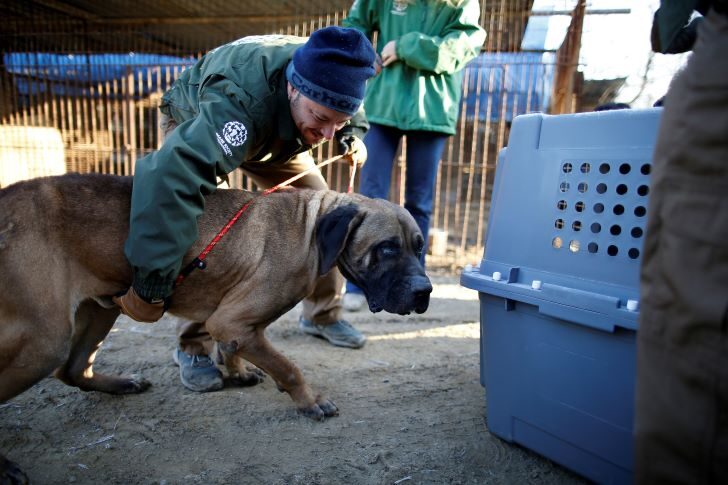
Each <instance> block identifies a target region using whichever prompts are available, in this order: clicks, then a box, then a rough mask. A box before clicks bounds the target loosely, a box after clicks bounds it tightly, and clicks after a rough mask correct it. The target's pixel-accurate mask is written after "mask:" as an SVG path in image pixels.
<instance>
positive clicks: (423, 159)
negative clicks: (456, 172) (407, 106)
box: [404, 131, 447, 265]
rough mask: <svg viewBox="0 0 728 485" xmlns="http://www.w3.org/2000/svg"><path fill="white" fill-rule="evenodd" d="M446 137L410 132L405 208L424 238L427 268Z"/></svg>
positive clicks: (408, 137)
mask: <svg viewBox="0 0 728 485" xmlns="http://www.w3.org/2000/svg"><path fill="white" fill-rule="evenodd" d="M446 141H447V135H445V134H443V133H435V132H432V131H408V132H407V177H406V180H405V192H404V208H405V209H407V211H408V212H409V213H410V214H412V217H414V219H415V222H417V226H419V228H420V231H422V237H424V238H425V247H424V248H423V250H422V256H421V257H420V261H421V262H422V264H423V265H424V264H425V254H426V253H427V236H428V234H429V232H430V217H431V216H432V200H433V196H434V192H435V179H436V177H437V168H438V167H439V166H440V157H442V152H443V150H444V149H445V142H446Z"/></svg>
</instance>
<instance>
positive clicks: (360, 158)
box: [337, 135, 367, 167]
mask: <svg viewBox="0 0 728 485" xmlns="http://www.w3.org/2000/svg"><path fill="white" fill-rule="evenodd" d="M337 142H338V144H339V155H344V158H347V159H348V160H349V163H350V164H351V165H354V164H356V166H357V167H361V166H362V165H364V162H366V161H367V147H366V146H365V145H364V142H363V141H362V140H361V138H359V137H358V136H355V135H344V136H342V137H340V138H339V139H338V140H337Z"/></svg>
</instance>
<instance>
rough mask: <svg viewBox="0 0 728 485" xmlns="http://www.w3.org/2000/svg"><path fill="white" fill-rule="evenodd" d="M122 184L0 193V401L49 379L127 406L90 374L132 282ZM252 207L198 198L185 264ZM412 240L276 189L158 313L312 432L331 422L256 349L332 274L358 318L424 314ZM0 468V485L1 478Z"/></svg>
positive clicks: (323, 196) (126, 381)
mask: <svg viewBox="0 0 728 485" xmlns="http://www.w3.org/2000/svg"><path fill="white" fill-rule="evenodd" d="M131 184H132V180H131V178H128V177H115V176H106V175H64V176H60V177H50V178H43V179H35V180H31V181H27V182H21V183H18V184H15V185H12V186H10V187H8V188H6V189H3V190H0V402H2V401H5V400H7V399H9V398H11V397H13V396H15V395H17V394H19V393H20V392H22V391H24V390H25V389H27V388H28V387H30V386H32V385H33V384H34V383H36V382H38V381H39V380H40V379H42V378H44V377H45V376H47V375H48V374H50V373H51V372H54V371H55V375H56V377H58V378H59V379H61V380H62V381H64V382H66V383H67V384H69V385H74V386H78V387H79V388H81V389H83V390H86V391H90V390H95V391H103V392H109V393H117V394H124V393H136V392H141V391H143V390H144V389H146V388H147V387H148V386H149V383H148V382H146V381H145V380H143V379H141V378H138V377H133V376H132V377H121V376H106V375H100V374H95V373H94V372H93V371H92V365H93V360H94V357H95V353H96V350H97V349H98V348H99V345H100V344H101V342H102V341H103V339H104V338H105V337H106V335H107V334H108V332H109V330H110V329H111V327H112V326H113V324H114V321H115V320H116V318H117V316H118V315H119V310H118V309H117V308H116V307H115V306H113V304H111V299H110V297H111V296H112V295H114V294H116V293H118V292H121V291H124V290H125V289H126V288H128V287H129V284H130V282H131V276H132V275H131V269H130V267H129V265H128V263H127V261H126V259H125V257H124V252H123V245H124V241H125V239H126V237H127V233H128V222H127V221H128V215H129V202H130V195H131ZM251 197H254V194H250V193H248V192H244V191H238V190H219V191H217V192H215V193H214V194H212V195H210V196H208V197H207V198H206V207H205V212H204V214H203V215H202V216H201V217H200V220H199V232H200V235H199V238H198V242H197V243H196V244H195V245H194V246H193V247H192V248H191V249H190V251H189V253H188V254H187V257H186V259H185V261H189V260H191V259H192V258H194V257H195V256H197V254H198V253H199V252H200V251H201V250H202V248H203V247H204V246H205V245H206V244H207V243H208V242H209V241H210V240H211V239H212V237H214V235H215V234H216V233H217V232H218V231H219V230H220V229H221V228H222V227H223V226H224V225H225V223H226V222H227V221H228V220H229V218H230V217H231V216H232V215H233V214H235V212H236V211H237V210H238V209H239V208H240V207H241V206H242V205H243V204H244V203H245V202H246V201H247V200H249V199H250V198H251ZM422 247H423V240H422V235H421V233H420V231H419V229H418V228H417V225H416V224H415V222H414V220H413V219H412V217H411V216H410V215H409V213H408V212H407V211H405V210H404V209H402V208H400V207H399V206H397V205H394V204H391V203H389V202H386V201H384V200H373V199H368V198H366V197H363V196H360V195H347V194H342V193H338V192H333V191H312V190H285V191H281V192H276V193H273V194H271V195H268V196H266V197H265V198H262V199H260V200H257V201H255V202H254V203H253V204H252V205H251V206H250V208H249V209H248V211H247V212H246V213H245V214H244V215H243V217H242V218H241V219H240V220H239V221H238V222H237V223H236V224H235V225H234V226H233V227H232V229H231V230H230V232H229V233H227V235H226V236H225V238H224V239H223V240H222V241H221V242H220V243H219V244H218V245H217V246H215V248H214V250H213V251H212V252H211V253H210V254H209V256H208V257H207V269H205V270H204V271H199V270H198V271H196V272H194V273H192V274H191V275H190V276H189V277H188V278H187V279H186V280H185V281H184V284H182V285H181V286H180V287H179V288H177V290H176V291H175V293H174V295H173V298H172V301H171V305H170V308H169V312H170V313H172V314H174V315H177V316H180V317H182V318H187V319H190V320H194V321H200V322H201V321H204V322H206V327H207V330H208V331H209V332H210V334H211V335H212V336H213V338H214V339H215V340H216V341H217V342H218V343H219V348H220V349H221V350H222V353H223V355H224V356H225V357H226V364H227V365H228V366H233V367H235V369H236V370H237V371H238V373H239V374H240V375H241V376H242V377H243V378H245V377H246V376H248V377H250V378H251V379H255V376H252V375H251V374H250V372H249V371H246V369H245V363H246V361H247V362H251V363H253V364H255V365H256V366H257V367H259V368H261V369H263V370H264V371H265V372H267V373H268V374H269V375H271V376H272V377H273V379H274V380H275V381H276V383H277V384H278V386H279V387H280V388H281V389H282V390H285V391H287V392H288V393H289V394H290V396H291V398H292V399H293V401H294V402H295V403H296V406H297V407H298V409H299V410H300V411H301V412H302V413H304V414H306V415H308V416H311V417H313V418H315V419H323V418H324V417H325V416H333V415H335V414H337V412H338V410H337V408H336V406H335V405H334V404H333V403H332V402H331V401H329V400H328V399H327V398H325V397H321V396H317V395H316V394H315V393H314V392H313V391H312V390H311V388H310V387H309V386H308V384H307V383H306V382H305V380H304V378H303V375H302V374H301V372H300V371H299V370H298V369H297V368H296V366H295V365H293V364H292V363H291V362H290V361H288V360H287V359H286V358H285V357H284V356H283V355H281V354H280V353H278V352H277V351H276V350H275V349H273V347H272V346H271V344H270V343H269V342H268V340H266V338H265V336H264V330H265V327H266V326H267V325H269V324H270V323H271V322H273V321H274V320H276V319H277V318H278V317H280V316H281V315H282V314H284V313H285V312H287V311H288V310H290V309H291V308H293V307H294V306H295V305H296V304H297V303H298V302H299V301H300V300H302V299H303V298H305V297H306V296H307V295H308V294H309V293H310V292H311V291H312V288H313V286H314V282H315V280H316V278H317V277H318V276H319V275H321V274H324V273H326V272H328V271H330V270H331V269H332V268H333V267H334V266H335V265H338V267H339V269H340V270H341V271H342V273H343V274H344V275H345V276H346V277H347V278H349V279H350V280H351V281H353V282H354V283H356V284H357V286H359V287H360V288H362V289H363V290H364V292H365V294H366V296H367V300H368V302H369V308H370V309H371V311H373V312H376V311H380V310H386V311H388V312H392V313H399V314H407V313H410V312H411V311H416V312H417V313H422V312H424V311H425V310H426V309H427V306H428V304H429V294H430V292H431V290H432V286H431V284H430V281H429V279H428V278H427V276H426V275H425V272H424V269H423V267H422V265H421V264H420V262H419V260H418V255H419V252H420V251H421V250H422ZM3 461H4V460H3V458H2V457H0V471H2V470H5V472H3V473H2V474H0V478H2V476H3V475H4V474H5V473H7V474H12V473H13V472H12V465H11V464H10V462H7V461H5V463H7V465H3Z"/></svg>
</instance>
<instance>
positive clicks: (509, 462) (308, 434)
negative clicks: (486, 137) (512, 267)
mask: <svg viewBox="0 0 728 485" xmlns="http://www.w3.org/2000/svg"><path fill="white" fill-rule="evenodd" d="M432 279H433V283H434V286H435V290H434V293H433V298H432V301H431V304H430V309H429V310H428V311H427V312H426V313H425V314H423V315H415V316H412V315H410V316H407V317H401V316H396V315H390V314H384V313H378V314H376V315H373V314H371V313H369V312H368V311H367V312H364V313H361V312H360V313H350V314H346V317H347V318H348V319H349V320H350V321H351V322H352V323H353V324H354V325H355V326H356V327H357V328H359V329H360V330H362V331H363V332H364V333H365V334H366V335H367V337H368V339H369V340H368V343H367V345H366V346H365V347H364V348H363V349H360V350H347V349H340V348H336V347H333V346H331V345H329V344H328V343H325V342H324V341H322V340H319V339H316V338H313V337H310V336H306V335H303V334H301V333H300V332H299V331H298V329H297V327H296V319H297V316H298V312H299V310H298V309H294V310H292V311H291V312H290V313H288V314H286V315H285V316H284V317H282V318H281V319H280V320H279V321H278V322H275V323H274V324H273V325H271V326H270V327H269V328H268V330H267V333H268V336H269V338H270V340H271V341H272V343H273V345H274V346H275V347H276V348H278V349H279V350H280V351H281V352H283V354H284V355H286V356H288V357H289V358H291V359H292V360H293V361H294V362H295V363H296V364H297V365H298V366H299V367H300V368H301V369H302V371H303V373H304V375H305V376H306V378H307V379H308V381H309V383H310V384H311V385H312V387H313V388H314V389H315V390H318V391H319V392H322V393H325V394H327V395H328V396H329V397H330V398H331V399H332V400H333V401H334V402H336V404H337V406H338V407H339V409H340V415H339V416H338V417H334V418H330V419H328V420H326V421H324V422H315V421H312V420H310V419H308V418H305V417H302V416H300V415H298V414H297V413H296V411H295V409H294V406H293V402H292V401H291V400H290V399H289V397H288V396H287V395H286V394H283V393H279V392H278V391H277V390H276V386H275V384H274V383H273V382H272V381H271V379H266V380H265V381H264V382H263V383H262V384H259V385H257V386H255V387H247V388H242V387H236V386H232V385H230V386H226V388H225V389H224V390H222V391H220V392H215V393H208V394H197V393H194V392H190V391H187V390H186V389H184V388H183V387H182V385H181V384H180V382H179V378H178V369H177V367H176V366H175V365H174V363H173V362H172V358H171V353H172V349H173V348H174V346H175V337H174V335H175V333H174V328H175V326H174V325H175V322H174V320H173V319H171V318H165V319H164V320H162V321H161V322H159V323H157V324H155V325H146V324H139V323H135V322H132V321H131V320H128V319H125V318H120V319H119V321H118V322H117V324H116V326H115V327H114V329H113V330H112V333H111V334H110V335H109V337H108V338H107V339H106V341H105V342H104V345H103V347H102V349H101V351H100V352H99V355H98V357H97V361H96V362H97V364H96V365H95V369H96V370H97V371H98V372H103V373H136V374H141V375H143V376H144V377H145V378H147V379H148V380H149V381H151V382H152V387H151V388H150V389H149V390H147V391H146V392H144V393H142V394H139V395H130V396H111V395H105V394H102V393H98V392H90V393H84V392H82V391H80V390H78V389H76V388H71V387H68V386H65V385H64V384H62V383H60V382H59V381H57V380H55V379H53V378H48V379H45V380H44V381H42V382H41V383H39V384H37V385H36V386H35V387H33V388H31V389H30V390H28V391H26V392H25V393H24V394H22V395H20V396H18V397H16V398H15V399H13V400H11V401H9V402H7V403H4V404H1V405H0V450H2V453H4V454H5V455H6V456H7V457H9V458H10V459H11V460H13V461H15V462H17V463H19V464H20V465H21V467H22V468H23V469H24V470H25V471H26V473H27V474H28V475H29V477H30V479H31V483H36V484H60V483H99V484H101V483H103V484H108V483H119V484H130V483H143V484H176V483H215V484H218V483H220V484H222V483H224V484H235V483H244V484H247V483H251V484H307V485H308V484H340V483H352V484H405V485H409V484H420V483H433V484H443V483H455V484H475V483H478V484H480V483H509V484H510V483H514V484H522V483H547V484H551V483H553V484H557V483H558V484H570V483H583V481H582V480H581V479H580V478H578V477H577V476H575V475H573V474H572V473H570V472H569V471H567V470H565V469H563V468H561V467H560V466H558V465H556V464H554V463H552V462H550V461H548V460H547V459H545V458H542V457H540V456H538V455H536V454H534V453H532V452H530V451H528V450H526V449H524V448H521V447H519V446H517V445H513V444H509V443H507V442H505V441H503V440H501V439H499V438H497V437H495V436H493V435H491V434H490V433H489V432H488V427H487V422H486V417H487V408H486V401H485V391H484V390H483V388H482V387H481V385H480V382H479V350H478V349H479V327H480V323H479V313H478V312H479V304H478V301H477V293H476V292H474V291H472V290H468V289H465V288H462V287H460V286H459V284H458V276H457V275H455V276H452V275H435V276H433V277H432Z"/></svg>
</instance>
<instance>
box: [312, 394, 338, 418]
mask: <svg viewBox="0 0 728 485" xmlns="http://www.w3.org/2000/svg"><path fill="white" fill-rule="evenodd" d="M316 404H318V406H319V407H320V408H321V411H323V412H324V416H326V417H327V418H330V417H331V416H338V415H339V408H337V407H336V404H334V402H333V401H330V400H328V399H326V398H324V397H319V398H318V399H317V400H316Z"/></svg>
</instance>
